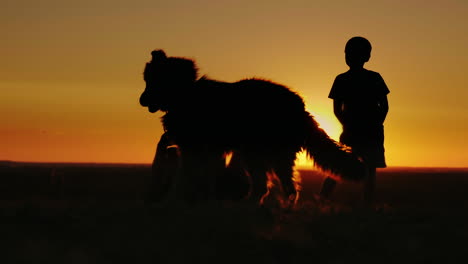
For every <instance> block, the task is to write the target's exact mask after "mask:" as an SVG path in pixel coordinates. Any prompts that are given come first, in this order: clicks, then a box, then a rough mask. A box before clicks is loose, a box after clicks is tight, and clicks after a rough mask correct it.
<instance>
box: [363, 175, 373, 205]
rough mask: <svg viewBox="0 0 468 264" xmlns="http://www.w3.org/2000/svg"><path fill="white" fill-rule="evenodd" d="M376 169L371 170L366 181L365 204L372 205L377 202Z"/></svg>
mask: <svg viewBox="0 0 468 264" xmlns="http://www.w3.org/2000/svg"><path fill="white" fill-rule="evenodd" d="M375 185H376V168H374V167H371V168H369V171H368V174H367V177H366V178H365V180H364V193H363V196H364V197H363V198H364V203H365V204H366V205H371V204H372V203H373V202H374V200H375Z"/></svg>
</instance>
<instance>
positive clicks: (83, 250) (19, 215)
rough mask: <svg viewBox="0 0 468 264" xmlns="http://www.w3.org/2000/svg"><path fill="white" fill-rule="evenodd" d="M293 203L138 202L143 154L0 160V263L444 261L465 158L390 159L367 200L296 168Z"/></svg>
mask: <svg viewBox="0 0 468 264" xmlns="http://www.w3.org/2000/svg"><path fill="white" fill-rule="evenodd" d="M300 173H301V176H302V180H303V181H302V192H301V197H302V198H301V203H300V204H299V207H298V208H297V209H296V210H286V211H279V210H274V209H271V208H270V209H259V208H257V207H252V206H249V205H247V204H243V203H242V202H230V201H217V202H215V201H213V202H207V203H204V204H200V205H197V206H195V207H190V208H182V207H167V208H157V207H153V208H146V207H144V206H143V197H144V195H145V192H146V190H147V188H148V185H147V184H148V183H149V181H150V178H151V168H150V165H131V164H128V165H125V164H123V165H119V164H39V163H36V164H34V163H13V162H2V163H1V166H0V233H1V234H2V238H1V240H0V241H2V247H1V248H2V250H3V251H4V252H3V254H2V256H1V261H2V263H31V262H34V263H202V262H203V263H241V262H246V263H305V262H314V263H344V262H360V263H375V262H379V263H397V262H398V263H452V262H455V261H457V262H458V260H460V259H465V258H466V257H465V253H464V251H463V249H464V245H465V243H466V239H467V238H468V228H467V226H466V221H467V220H468V218H467V212H468V211H467V209H468V203H467V202H468V195H467V193H466V186H468V184H467V183H468V169H443V168H387V169H382V170H380V171H379V173H378V178H377V180H378V184H377V197H376V199H377V204H378V208H377V209H375V210H365V209H364V208H361V206H360V203H361V193H362V192H361V189H360V188H361V186H360V185H358V184H353V183H346V182H343V183H341V184H340V185H338V187H337V189H336V192H335V193H334V197H333V198H334V199H333V201H331V202H328V203H317V202H316V201H315V200H314V199H313V197H314V194H316V193H318V191H319V189H320V184H321V181H322V180H323V177H324V176H323V175H321V174H319V173H318V172H317V171H300Z"/></svg>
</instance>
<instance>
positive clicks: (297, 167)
mask: <svg viewBox="0 0 468 264" xmlns="http://www.w3.org/2000/svg"><path fill="white" fill-rule="evenodd" d="M2 164H38V165H39V164H50V165H52V164H57V165H127V166H131V165H139V166H143V165H144V166H151V165H152V163H145V162H92V161H89V162H88V161H14V160H0V165H2ZM295 168H296V169H298V170H318V169H317V168H315V167H313V166H311V167H309V166H304V165H296V166H295ZM377 169H382V170H385V169H468V166H465V167H462V166H407V165H395V166H387V167H386V168H377Z"/></svg>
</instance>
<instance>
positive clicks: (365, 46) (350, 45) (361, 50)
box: [345, 37, 372, 56]
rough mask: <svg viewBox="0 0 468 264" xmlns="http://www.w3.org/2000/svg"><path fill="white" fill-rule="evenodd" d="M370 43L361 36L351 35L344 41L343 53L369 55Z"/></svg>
mask: <svg viewBox="0 0 468 264" xmlns="http://www.w3.org/2000/svg"><path fill="white" fill-rule="evenodd" d="M371 50H372V45H371V44H370V42H369V41H368V40H367V39H366V38H363V37H352V38H351V39H349V40H348V42H346V47H345V53H354V54H359V55H363V56H370V53H371Z"/></svg>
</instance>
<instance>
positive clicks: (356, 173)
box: [304, 113, 367, 181]
mask: <svg viewBox="0 0 468 264" xmlns="http://www.w3.org/2000/svg"><path fill="white" fill-rule="evenodd" d="M304 118H305V120H306V121H305V126H306V129H305V133H306V134H305V144H304V149H305V151H306V153H307V156H308V157H309V158H311V159H313V161H314V165H315V166H316V167H317V168H318V169H320V170H322V171H325V172H327V173H330V174H332V176H336V177H338V178H341V179H343V180H349V181H360V180H362V179H363V178H364V177H365V176H366V173H367V169H366V166H365V165H364V163H363V162H362V160H361V159H360V158H359V157H358V156H357V155H355V154H354V153H352V151H351V150H350V148H349V147H346V146H344V145H342V144H340V143H339V142H337V141H335V140H333V139H332V138H330V137H329V136H328V135H327V133H326V132H325V131H324V130H323V129H322V128H320V126H319V124H318V123H317V121H315V119H314V117H313V116H312V115H311V114H310V113H305V116H304Z"/></svg>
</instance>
